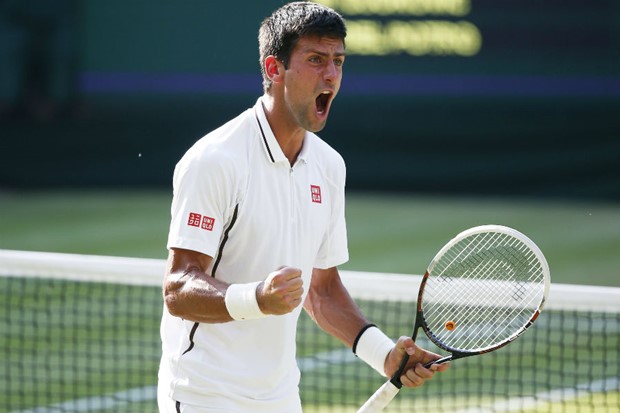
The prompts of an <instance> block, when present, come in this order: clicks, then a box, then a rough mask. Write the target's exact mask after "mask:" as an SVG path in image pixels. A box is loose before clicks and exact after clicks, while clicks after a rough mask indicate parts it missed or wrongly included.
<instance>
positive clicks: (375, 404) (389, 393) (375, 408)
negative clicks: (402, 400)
mask: <svg viewBox="0 0 620 413" xmlns="http://www.w3.org/2000/svg"><path fill="white" fill-rule="evenodd" d="M399 391H400V389H399V388H398V387H396V386H395V385H394V384H392V382H391V381H389V380H388V381H386V382H385V384H384V385H383V386H381V387H379V389H378V390H377V391H376V392H375V394H373V395H372V396H370V398H369V399H368V400H367V401H366V403H364V405H363V406H362V407H360V409H359V410H358V411H357V413H377V412H380V411H382V410H383V409H384V408H385V407H386V406H387V405H388V404H390V402H391V401H392V399H393V398H394V397H395V396H396V395H397V394H398V392H399Z"/></svg>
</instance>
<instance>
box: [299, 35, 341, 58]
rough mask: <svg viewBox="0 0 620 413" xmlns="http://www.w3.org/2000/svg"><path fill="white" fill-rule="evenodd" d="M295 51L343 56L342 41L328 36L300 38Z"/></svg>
mask: <svg viewBox="0 0 620 413" xmlns="http://www.w3.org/2000/svg"><path fill="white" fill-rule="evenodd" d="M295 51H299V52H302V53H306V52H311V51H314V52H322V53H327V54H334V55H344V54H345V51H344V41H343V40H342V39H341V38H338V37H329V36H314V35H310V36H302V37H300V38H299V40H298V41H297V44H296V45H295Z"/></svg>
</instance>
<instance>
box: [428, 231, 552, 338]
mask: <svg viewBox="0 0 620 413" xmlns="http://www.w3.org/2000/svg"><path fill="white" fill-rule="evenodd" d="M543 278H544V275H543V271H542V268H541V266H540V262H539V260H538V257H537V256H536V254H534V253H533V252H532V251H531V249H530V248H529V247H528V246H527V245H525V244H524V243H523V242H521V241H520V240H519V239H516V238H514V237H512V236H509V235H507V234H501V233H481V234H476V235H474V236H471V237H468V238H466V239H464V240H462V242H460V243H457V244H455V245H454V246H453V247H452V248H450V249H449V250H448V251H447V252H446V253H445V254H444V255H443V256H441V257H440V258H439V259H438V260H436V262H435V263H434V266H433V270H432V274H431V276H429V280H428V281H427V285H426V287H425V290H424V296H423V303H422V306H423V308H424V313H425V316H426V314H430V316H428V319H426V323H427V325H428V328H429V330H430V333H431V334H433V335H434V336H436V337H437V338H438V340H440V341H441V342H443V343H446V344H447V345H448V346H450V347H452V348H458V349H462V350H470V349H480V348H485V347H488V346H493V345H495V344H497V343H498V342H501V341H505V340H508V339H511V336H516V335H518V333H515V331H519V330H520V327H522V326H524V325H525V324H526V323H527V322H528V320H529V319H530V318H531V317H532V314H533V312H534V311H535V310H536V308H537V305H538V303H539V302H540V299H541V294H540V293H539V291H540V284H541V283H542V282H543ZM472 302H478V303H481V304H477V305H472V304H471V303H472ZM448 321H452V322H453V323H455V327H454V328H452V329H448V328H446V327H445V325H446V323H447V322H448Z"/></svg>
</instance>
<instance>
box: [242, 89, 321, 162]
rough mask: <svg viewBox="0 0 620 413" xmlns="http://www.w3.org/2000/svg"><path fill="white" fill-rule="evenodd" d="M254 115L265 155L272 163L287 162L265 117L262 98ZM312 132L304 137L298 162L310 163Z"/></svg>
mask: <svg viewBox="0 0 620 413" xmlns="http://www.w3.org/2000/svg"><path fill="white" fill-rule="evenodd" d="M254 114H255V116H256V122H257V124H258V129H259V132H260V135H261V136H260V137H261V140H262V142H263V147H264V148H265V154H266V155H267V157H268V158H269V160H270V161H271V162H272V163H280V162H287V163H288V158H287V157H286V156H285V155H284V152H282V148H281V147H280V144H279V143H278V140H277V139H276V137H275V135H274V134H273V131H272V130H271V127H270V126H269V122H268V121H267V115H265V108H264V107H263V101H262V99H261V98H258V100H257V101H256V105H254ZM310 135H312V134H311V133H310V132H308V131H306V134H305V136H304V142H303V146H302V148H301V152H300V153H299V156H298V157H297V161H298V162H299V161H302V162H304V163H308V154H309V146H310Z"/></svg>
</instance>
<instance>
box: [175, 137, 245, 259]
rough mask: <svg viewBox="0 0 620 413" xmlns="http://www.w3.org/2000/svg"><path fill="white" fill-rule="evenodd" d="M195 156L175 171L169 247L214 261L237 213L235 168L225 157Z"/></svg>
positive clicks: (201, 154)
mask: <svg viewBox="0 0 620 413" xmlns="http://www.w3.org/2000/svg"><path fill="white" fill-rule="evenodd" d="M195 152H197V151H196V150H194V148H192V149H191V150H190V151H188V153H187V154H186V155H185V156H184V157H183V158H182V159H181V161H179V163H178V164H177V166H176V168H175V170H174V178H173V199H172V206H171V211H170V212H171V223H170V231H169V233H168V244H167V247H168V248H169V249H170V248H182V249H188V250H192V251H198V252H201V253H203V254H206V255H209V256H211V257H214V256H215V254H216V252H217V249H218V246H219V243H220V238H221V235H222V231H223V228H224V226H225V223H226V221H227V220H228V219H229V216H230V214H231V211H232V210H233V209H234V195H233V194H234V185H232V180H233V178H232V176H231V173H232V171H233V169H234V168H230V167H229V165H227V162H226V159H225V158H224V157H221V156H216V155H215V154H214V153H209V152H206V153H195Z"/></svg>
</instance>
